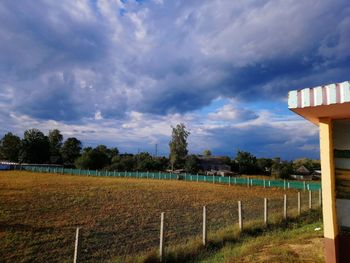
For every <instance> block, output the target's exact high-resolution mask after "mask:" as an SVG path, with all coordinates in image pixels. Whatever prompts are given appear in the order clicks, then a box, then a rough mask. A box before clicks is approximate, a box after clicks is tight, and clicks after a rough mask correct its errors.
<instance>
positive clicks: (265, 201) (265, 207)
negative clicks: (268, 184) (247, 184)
mask: <svg viewBox="0 0 350 263" xmlns="http://www.w3.org/2000/svg"><path fill="white" fill-rule="evenodd" d="M267 222H268V199H267V198H264V223H265V225H267Z"/></svg>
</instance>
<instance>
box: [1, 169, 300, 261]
mask: <svg viewBox="0 0 350 263" xmlns="http://www.w3.org/2000/svg"><path fill="white" fill-rule="evenodd" d="M283 193H287V194H288V195H289V196H294V195H295V193H296V192H295V191H293V190H288V191H283V190H282V189H272V188H269V189H262V188H255V187H252V188H247V187H244V186H231V187H229V186H227V185H218V184H215V185H213V184H210V183H195V182H192V183H190V182H183V181H168V180H164V181H159V180H146V179H129V178H128V179H126V178H108V177H87V176H69V175H57V174H39V173H31V172H19V171H11V172H1V173H0V240H1V242H0V259H1V262H71V261H72V257H73V247H74V235H75V228H76V227H77V226H80V227H82V260H83V261H84V262H96V261H99V262H101V261H104V262H106V261H112V262H115V261H116V262H118V261H120V262H125V261H134V260H135V258H136V257H135V256H136V255H140V254H141V255H146V256H140V257H138V258H139V259H140V260H143V261H146V262H147V261H152V258H153V259H154V258H156V254H155V252H154V251H155V250H154V248H155V247H156V246H157V245H158V242H159V241H158V238H159V216H160V212H165V213H166V229H167V232H166V244H167V246H168V247H170V248H169V249H167V255H168V260H169V261H179V260H180V261H181V260H184V261H186V260H189V259H191V258H195V259H196V260H197V259H198V260H199V258H198V255H201V254H202V252H201V251H202V249H203V247H202V246H201V245H200V242H199V241H198V239H197V240H196V239H195V238H194V236H196V235H197V234H198V233H200V231H201V210H202V206H203V205H206V206H207V209H208V220H209V221H208V228H209V229H210V230H211V231H212V232H211V233H210V235H209V238H210V240H212V241H211V243H210V244H211V245H209V248H210V249H211V250H212V251H215V252H217V251H218V250H219V249H221V248H223V245H224V244H226V243H227V242H228V241H229V238H228V236H230V237H231V238H232V236H233V237H235V235H236V234H235V233H236V232H234V231H236V230H234V228H233V227H232V225H234V224H235V222H236V217H235V216H236V209H237V200H242V202H243V204H244V210H245V217H246V218H247V219H252V218H258V219H259V220H260V218H261V215H262V213H261V211H262V204H263V203H262V198H263V197H267V198H269V199H270V200H271V210H272V211H275V212H276V211H278V212H280V211H281V209H280V208H281V198H282V195H283ZM273 200H276V201H275V203H274V201H273ZM260 221H261V220H260ZM227 226H231V227H230V228H229V229H227V228H226V230H225V227H227ZM218 229H224V230H221V232H220V231H218ZM222 231H223V232H222ZM230 231H231V232H230ZM232 231H233V232H232ZM258 232H259V231H258ZM233 234H234V235H233ZM220 235H221V237H220ZM222 235H223V236H222ZM226 235H228V236H227V237H226V238H223V237H225V236H226ZM193 238H194V239H193ZM215 240H217V241H215ZM235 240H236V239H235ZM186 242H187V243H186ZM232 242H234V240H233V241H232ZM185 243H186V247H182V248H181V246H179V245H177V244H185ZM187 245H190V246H192V247H193V248H190V249H189V246H187ZM179 251H180V252H179ZM181 251H192V252H191V253H190V254H189V255H187V254H186V253H185V252H181ZM205 251H206V249H205ZM203 255H205V257H210V256H211V254H210V253H209V254H206V252H205V253H204V254H203Z"/></svg>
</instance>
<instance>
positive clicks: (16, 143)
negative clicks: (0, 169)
mask: <svg viewBox="0 0 350 263" xmlns="http://www.w3.org/2000/svg"><path fill="white" fill-rule="evenodd" d="M20 149H21V139H20V138H19V137H18V136H17V135H14V134H12V133H11V132H9V133H6V134H5V135H4V137H3V138H2V139H1V140H0V156H1V158H2V159H5V160H7V161H11V162H18V155H19V152H20Z"/></svg>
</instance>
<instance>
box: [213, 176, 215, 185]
mask: <svg viewBox="0 0 350 263" xmlns="http://www.w3.org/2000/svg"><path fill="white" fill-rule="evenodd" d="M213 184H215V176H214V174H213Z"/></svg>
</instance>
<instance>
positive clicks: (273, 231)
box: [111, 210, 324, 263]
mask: <svg viewBox="0 0 350 263" xmlns="http://www.w3.org/2000/svg"><path fill="white" fill-rule="evenodd" d="M316 228H321V229H320V230H318V231H315V229H316ZM322 236H323V228H322V219H321V211H320V210H313V211H310V212H304V213H303V214H302V215H301V216H300V217H292V218H290V219H289V220H288V221H284V220H282V219H281V218H278V217H275V218H272V219H271V223H270V224H269V225H268V226H265V225H264V224H262V223H261V222H258V221H256V222H254V221H251V222H249V223H248V224H246V225H245V227H244V231H242V232H241V231H239V229H238V228H237V227H235V226H234V227H230V228H226V229H221V230H220V231H216V232H211V233H209V235H208V244H207V246H205V247H204V246H203V245H202V243H201V240H200V237H197V238H194V239H192V240H190V241H188V242H187V243H185V244H181V245H177V246H171V247H167V248H166V255H165V259H164V261H165V262H203V263H211V262H324V257H323V243H322ZM111 262H150V263H151V262H159V257H158V255H157V251H151V252H149V253H148V254H146V255H140V256H138V257H127V258H116V259H115V260H113V261H111Z"/></svg>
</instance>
